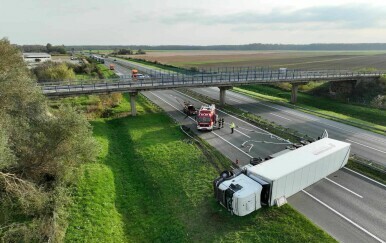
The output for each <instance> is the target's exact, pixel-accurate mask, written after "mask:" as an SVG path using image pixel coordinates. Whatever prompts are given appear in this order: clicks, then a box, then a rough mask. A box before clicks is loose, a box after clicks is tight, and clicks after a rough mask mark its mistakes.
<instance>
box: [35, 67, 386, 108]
mask: <svg viewBox="0 0 386 243" xmlns="http://www.w3.org/2000/svg"><path fill="white" fill-rule="evenodd" d="M227 70H229V71H219V72H206V73H204V72H202V73H197V74H180V73H166V72H164V71H163V72H161V71H159V72H157V71H152V72H151V73H150V75H149V76H145V78H143V79H134V78H131V77H127V76H126V77H121V78H117V79H103V80H82V81H57V82H42V83H39V86H40V88H41V89H42V92H43V93H44V94H45V95H46V96H48V97H68V96H76V95H82V94H104V93H112V92H128V93H130V100H131V106H132V114H133V115H135V114H136V109H135V99H136V96H137V94H138V92H141V91H147V90H162V89H175V88H193V87H194V88H198V87H218V88H219V89H220V104H225V95H226V90H227V89H230V88H232V87H233V86H240V85H248V84H275V83H282V82H287V83H290V84H291V85H292V92H291V102H292V103H296V99H297V91H298V87H299V85H301V84H305V83H307V82H310V81H316V82H318V81H329V82H342V81H349V82H353V85H356V84H357V83H358V82H362V81H370V80H374V79H378V78H380V77H381V75H383V73H382V72H352V71H341V70H339V71H337V70H324V71H304V70H280V69H279V70H273V69H261V68H254V69H250V68H237V69H227Z"/></svg>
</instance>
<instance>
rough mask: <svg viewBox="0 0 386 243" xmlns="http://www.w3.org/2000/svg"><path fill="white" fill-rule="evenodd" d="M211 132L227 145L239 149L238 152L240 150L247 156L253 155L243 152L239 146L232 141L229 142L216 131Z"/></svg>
mask: <svg viewBox="0 0 386 243" xmlns="http://www.w3.org/2000/svg"><path fill="white" fill-rule="evenodd" d="M212 133H213V134H214V135H216V136H217V137H219V138H220V139H222V140H223V141H224V142H226V143H228V144H229V145H231V146H232V147H234V148H236V149H237V150H239V151H240V152H242V153H243V154H245V155H246V156H248V157H249V158H253V156H251V155H249V154H247V153H246V152H244V151H243V150H241V149H240V148H239V147H237V146H236V145H234V144H233V143H231V142H229V141H228V140H226V139H225V138H223V137H221V136H220V135H218V134H217V133H215V132H213V131H212Z"/></svg>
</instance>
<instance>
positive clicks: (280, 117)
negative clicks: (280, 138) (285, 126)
mask: <svg viewBox="0 0 386 243" xmlns="http://www.w3.org/2000/svg"><path fill="white" fill-rule="evenodd" d="M269 114H271V115H273V116H277V117H280V118H282V119H284V120H287V121H291V120H290V119H288V118H285V117H282V116H279V115H276V114H273V113H269Z"/></svg>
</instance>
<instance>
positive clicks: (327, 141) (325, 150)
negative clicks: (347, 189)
mask: <svg viewBox="0 0 386 243" xmlns="http://www.w3.org/2000/svg"><path fill="white" fill-rule="evenodd" d="M349 146H350V144H349V143H345V142H341V141H338V140H335V139H331V138H323V139H321V140H318V141H315V142H313V143H310V144H308V145H305V146H303V147H301V148H298V149H295V150H293V151H291V152H288V153H285V154H282V155H280V156H278V157H276V158H273V159H270V160H268V161H267V162H264V163H261V164H258V165H255V166H253V167H250V168H248V171H249V172H251V173H254V174H257V175H260V176H262V177H264V178H266V179H269V180H272V181H273V180H276V179H278V178H280V177H283V176H285V175H287V174H289V173H292V172H294V171H296V170H298V169H300V168H303V167H305V166H307V165H308V164H311V163H313V162H315V161H316V160H319V159H320V158H323V157H325V156H326V155H329V154H332V153H334V152H336V151H338V150H341V149H342V148H346V147H349Z"/></svg>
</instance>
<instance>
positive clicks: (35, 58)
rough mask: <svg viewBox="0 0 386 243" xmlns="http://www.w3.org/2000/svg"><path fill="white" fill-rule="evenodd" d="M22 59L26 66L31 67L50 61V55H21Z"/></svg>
mask: <svg viewBox="0 0 386 243" xmlns="http://www.w3.org/2000/svg"><path fill="white" fill-rule="evenodd" d="M23 59H24V61H25V62H26V63H27V64H28V65H31V66H32V65H37V64H39V63H43V62H47V61H51V55H50V54H48V53H32V52H31V53H23Z"/></svg>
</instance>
